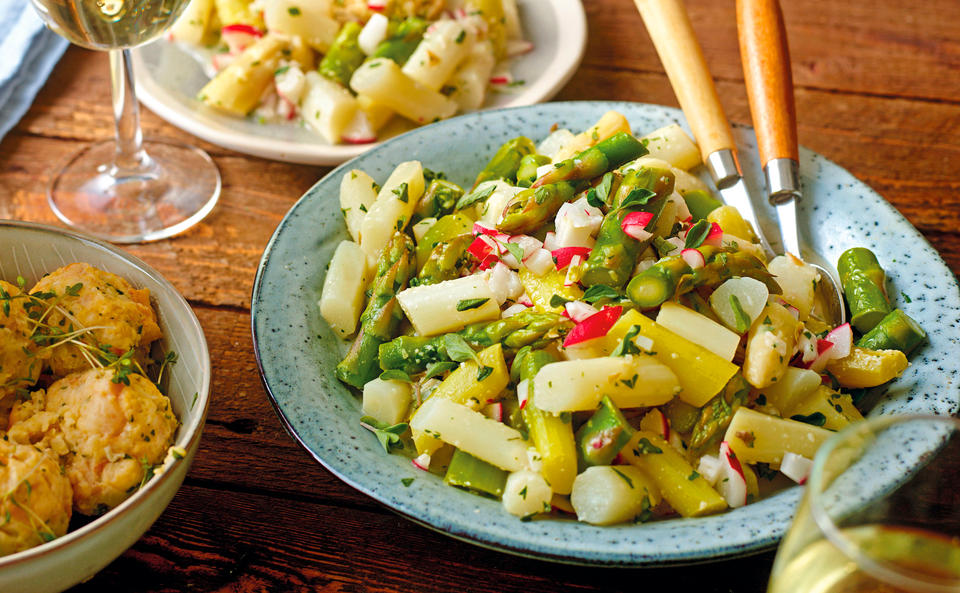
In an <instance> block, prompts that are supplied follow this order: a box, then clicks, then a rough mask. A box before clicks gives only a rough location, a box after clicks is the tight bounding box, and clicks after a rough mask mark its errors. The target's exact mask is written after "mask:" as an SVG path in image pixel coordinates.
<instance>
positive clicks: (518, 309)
mask: <svg viewBox="0 0 960 593" xmlns="http://www.w3.org/2000/svg"><path fill="white" fill-rule="evenodd" d="M526 310H527V305H524V304H523V303H514V304H512V305H510V306H509V307H507V308H506V309H504V310H503V311H502V312H501V313H500V318H501V319H506V318H507V317H513V316H514V315H516V314H517V313H523V312H524V311H526Z"/></svg>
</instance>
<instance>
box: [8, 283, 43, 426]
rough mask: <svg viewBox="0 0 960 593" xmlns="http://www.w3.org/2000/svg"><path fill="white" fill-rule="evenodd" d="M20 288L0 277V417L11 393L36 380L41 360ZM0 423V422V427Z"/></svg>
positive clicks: (10, 397)
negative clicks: (32, 336) (32, 337)
mask: <svg viewBox="0 0 960 593" xmlns="http://www.w3.org/2000/svg"><path fill="white" fill-rule="evenodd" d="M28 302H29V301H28V298H27V297H26V295H24V294H22V293H21V292H20V289H19V288H17V287H16V286H14V285H13V284H10V283H9V282H4V281H2V280H0V417H5V416H6V414H4V413H2V411H3V410H6V409H9V407H10V405H12V403H13V397H12V396H13V394H14V393H16V392H17V391H18V390H22V389H27V388H29V387H31V386H33V384H34V383H36V382H37V377H39V376H40V370H41V367H42V361H41V360H40V356H39V352H38V350H39V349H38V347H37V344H36V342H35V341H34V340H32V339H31V338H30V336H31V335H32V334H33V327H34V322H33V321H31V320H30V318H29V317H28V316H27V312H28V309H29V308H30V305H27V306H26V307H24V305H26V304H27V303H28ZM4 426H5V425H4V424H3V423H2V422H0V430H3V428H4Z"/></svg>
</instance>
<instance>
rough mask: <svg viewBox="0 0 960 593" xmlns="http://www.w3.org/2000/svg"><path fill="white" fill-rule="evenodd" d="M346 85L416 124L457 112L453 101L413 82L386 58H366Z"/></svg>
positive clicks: (444, 117)
mask: <svg viewBox="0 0 960 593" xmlns="http://www.w3.org/2000/svg"><path fill="white" fill-rule="evenodd" d="M350 88H352V89H353V90H354V91H355V92H356V93H357V94H361V95H367V96H368V97H370V99H371V100H372V101H373V102H375V103H379V104H381V105H384V106H385V107H388V108H390V109H392V110H394V111H396V112H397V113H399V114H400V115H402V116H404V117H406V118H408V119H411V120H413V121H415V122H417V123H419V124H425V123H430V122H432V121H436V120H439V119H446V118H448V117H450V116H452V115H453V114H454V113H456V112H457V103H456V101H454V100H453V99H450V98H449V97H447V96H445V95H442V94H440V93H439V92H437V91H435V90H433V89H428V88H427V87H425V86H423V85H421V84H419V83H417V82H416V81H415V80H413V79H412V78H410V77H409V76H407V75H406V74H404V73H403V72H402V71H401V70H400V66H397V63H396V62H394V61H393V60H391V59H389V58H375V59H372V60H368V61H367V62H365V63H364V64H363V65H362V66H360V67H359V68H357V71H356V72H354V73H353V77H352V78H351V79H350Z"/></svg>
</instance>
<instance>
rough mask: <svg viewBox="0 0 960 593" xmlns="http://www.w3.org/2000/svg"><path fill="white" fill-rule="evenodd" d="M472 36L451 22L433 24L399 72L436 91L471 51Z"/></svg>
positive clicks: (445, 20) (460, 25)
mask: <svg viewBox="0 0 960 593" xmlns="http://www.w3.org/2000/svg"><path fill="white" fill-rule="evenodd" d="M475 39H476V36H475V35H474V34H473V33H470V32H469V31H467V29H466V28H465V27H464V26H463V25H462V24H461V23H458V22H457V21H455V20H452V19H443V20H439V21H434V22H433V23H431V24H430V26H429V27H427V30H426V32H424V34H423V41H421V42H420V43H419V44H417V48H416V49H415V50H414V51H413V54H411V55H410V59H408V60H407V62H406V63H405V64H404V65H403V68H401V70H402V72H403V73H404V74H406V75H407V76H409V77H410V78H411V79H412V80H415V81H417V82H418V83H420V84H422V85H423V86H424V87H426V88H428V89H430V90H432V91H439V90H440V87H442V86H443V85H444V83H445V82H447V80H449V78H450V76H451V75H452V74H453V72H454V70H455V69H456V68H457V66H458V65H460V62H462V61H463V60H464V59H465V58H466V57H467V56H468V55H470V50H471V49H472V48H473V43H474V40H475Z"/></svg>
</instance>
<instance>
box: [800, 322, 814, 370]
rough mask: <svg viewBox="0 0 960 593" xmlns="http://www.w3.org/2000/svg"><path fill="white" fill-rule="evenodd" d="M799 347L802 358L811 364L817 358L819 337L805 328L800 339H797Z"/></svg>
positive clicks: (804, 361)
mask: <svg viewBox="0 0 960 593" xmlns="http://www.w3.org/2000/svg"><path fill="white" fill-rule="evenodd" d="M797 348H798V349H799V351H800V355H801V356H800V360H801V361H802V362H803V364H804V365H809V364H810V363H811V362H813V361H814V360H816V358H817V354H818V352H817V337H816V336H815V335H813V334H812V333H810V332H809V331H806V330H804V331H803V332H802V333H801V334H800V339H799V340H797Z"/></svg>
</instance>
